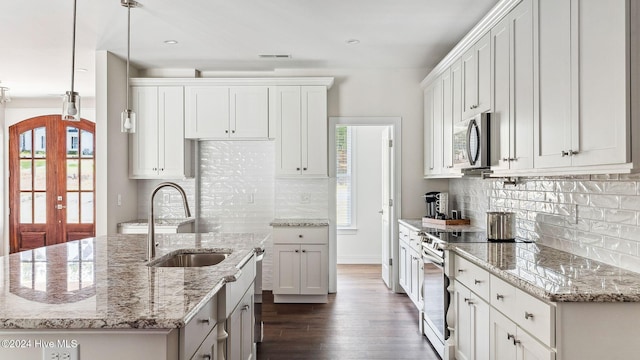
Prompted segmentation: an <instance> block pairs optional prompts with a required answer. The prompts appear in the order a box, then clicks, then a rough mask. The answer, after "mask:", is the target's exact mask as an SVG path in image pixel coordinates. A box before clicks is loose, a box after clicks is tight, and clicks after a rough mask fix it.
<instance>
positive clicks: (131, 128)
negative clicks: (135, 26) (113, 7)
mask: <svg viewBox="0 0 640 360" xmlns="http://www.w3.org/2000/svg"><path fill="white" fill-rule="evenodd" d="M120 5H122V6H124V7H126V8H127V91H126V93H127V108H126V109H125V110H124V111H123V112H122V114H120V131H121V132H123V133H127V134H133V133H135V132H136V113H135V112H133V110H131V108H130V107H129V61H130V55H131V8H133V7H136V6H138V3H137V2H135V1H134V0H120Z"/></svg>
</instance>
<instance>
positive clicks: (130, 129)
mask: <svg viewBox="0 0 640 360" xmlns="http://www.w3.org/2000/svg"><path fill="white" fill-rule="evenodd" d="M120 131H121V132H123V133H127V134H133V133H135V132H136V113H135V112H133V111H132V110H128V109H127V110H125V111H123V112H122V113H121V114H120Z"/></svg>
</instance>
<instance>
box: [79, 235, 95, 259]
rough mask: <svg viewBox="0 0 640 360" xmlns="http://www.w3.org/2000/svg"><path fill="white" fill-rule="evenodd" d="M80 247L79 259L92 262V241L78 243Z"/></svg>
mask: <svg viewBox="0 0 640 360" xmlns="http://www.w3.org/2000/svg"><path fill="white" fill-rule="evenodd" d="M80 246H82V253H81V256H82V257H81V259H82V260H84V261H92V260H93V240H92V239H86V240H82V241H80Z"/></svg>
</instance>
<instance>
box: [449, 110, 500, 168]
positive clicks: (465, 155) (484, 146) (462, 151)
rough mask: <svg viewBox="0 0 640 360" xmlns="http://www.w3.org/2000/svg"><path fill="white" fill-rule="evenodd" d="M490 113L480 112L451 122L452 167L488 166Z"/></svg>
mask: <svg viewBox="0 0 640 360" xmlns="http://www.w3.org/2000/svg"><path fill="white" fill-rule="evenodd" d="M490 117H491V113H481V114H478V115H476V116H474V117H472V118H469V119H466V120H463V121H458V122H457V123H454V124H453V167H455V168H458V169H470V168H488V167H489V166H491V164H490V163H489V161H490V158H489V132H490V129H489V121H490Z"/></svg>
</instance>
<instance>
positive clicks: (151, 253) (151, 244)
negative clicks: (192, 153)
mask: <svg viewBox="0 0 640 360" xmlns="http://www.w3.org/2000/svg"><path fill="white" fill-rule="evenodd" d="M164 187H172V188H174V189H176V190H178V192H179V193H180V195H182V204H183V205H184V214H185V216H186V217H191V212H190V211H189V204H188V203H187V194H185V193H184V189H183V188H181V187H180V185H178V184H176V183H172V182H163V183H160V184H158V186H156V188H155V189H153V191H152V192H151V204H150V210H149V237H148V240H149V241H148V244H147V261H151V260H153V258H154V257H156V246H157V245H158V244H156V239H155V232H156V227H155V222H154V219H153V198H154V197H155V196H156V193H157V192H158V190H160V189H162V188H164Z"/></svg>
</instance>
